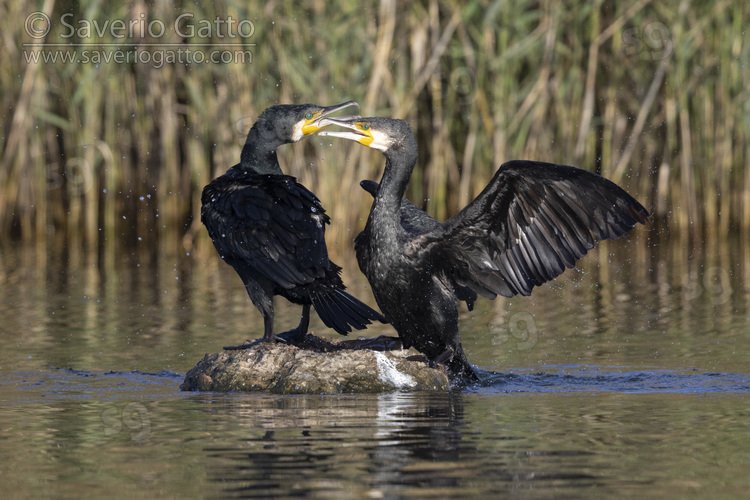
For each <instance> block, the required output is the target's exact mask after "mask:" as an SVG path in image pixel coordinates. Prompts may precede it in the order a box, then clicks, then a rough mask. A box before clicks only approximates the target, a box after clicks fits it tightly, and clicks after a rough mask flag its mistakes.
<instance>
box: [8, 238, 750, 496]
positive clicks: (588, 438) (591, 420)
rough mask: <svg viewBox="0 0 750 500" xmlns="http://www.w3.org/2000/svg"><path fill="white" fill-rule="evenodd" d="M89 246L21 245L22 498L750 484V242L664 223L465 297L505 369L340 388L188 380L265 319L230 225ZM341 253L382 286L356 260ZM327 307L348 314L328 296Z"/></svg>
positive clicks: (15, 394) (359, 284) (546, 491)
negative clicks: (657, 236) (427, 382)
mask: <svg viewBox="0 0 750 500" xmlns="http://www.w3.org/2000/svg"><path fill="white" fill-rule="evenodd" d="M639 238H641V239H639ZM340 243H341V245H340V247H341V248H342V249H344V250H345V249H346V245H347V243H346V242H340ZM208 244H209V245H210V242H209V243H208ZM330 244H331V243H330V242H329V245H330ZM66 247H67V248H69V245H63V244H54V243H53V244H51V245H50V247H49V248H43V249H39V248H31V249H29V248H17V247H9V248H4V249H3V250H2V255H0V260H1V262H0V313H1V314H2V316H1V317H2V320H3V321H2V322H1V323H0V405H1V406H0V428H1V429H2V432H1V433H0V450H2V452H3V454H4V456H6V457H12V458H11V459H9V460H8V459H6V465H5V466H4V467H3V469H2V470H0V485H2V486H3V487H4V489H5V491H9V492H13V495H12V497H14V498H35V497H48V496H54V497H57V498H80V497H81V496H89V497H100V498H103V497H107V498H134V497H141V498H158V497H169V498H178V497H179V498H188V497H214V498H215V497H222V498H232V497H249V498H269V497H290V496H307V497H314V498H414V497H417V498H445V497H449V496H455V497H471V496H477V497H480V496H481V497H487V495H494V496H495V497H498V496H500V495H502V496H510V495H513V496H519V497H524V498H551V497H554V498H581V497H584V496H586V497H596V498H609V497H611V498H622V497H635V496H638V497H658V496H670V497H688V498H689V497H694V498H705V497H711V498H737V497H740V496H741V495H744V494H745V493H746V491H747V490H748V488H750V477H748V475H747V471H748V470H750V469H748V466H750V402H749V401H748V396H750V374H749V373H750V372H749V371H748V370H747V368H746V367H747V366H750V347H748V345H749V343H748V336H749V333H750V328H749V327H748V321H747V319H748V310H749V309H748V304H749V302H750V300H749V299H750V294H749V293H748V291H749V290H750V286H749V285H750V277H748V276H746V271H745V269H744V266H742V265H740V264H738V263H742V262H747V258H748V256H747V253H748V248H747V247H745V246H743V244H742V243H741V242H735V243H734V244H731V245H726V246H725V247H721V248H719V249H712V251H708V250H707V249H703V248H700V247H699V248H697V249H696V250H689V249H688V250H686V247H685V246H684V245H679V244H673V243H669V244H667V243H662V244H659V245H656V244H655V243H654V242H653V241H652V240H650V239H649V237H648V233H646V234H642V235H641V236H640V237H636V238H634V239H632V240H631V241H627V240H625V239H623V240H622V241H617V242H614V243H610V244H609V245H606V246H602V247H600V248H599V249H598V251H596V252H593V253H592V254H590V255H589V256H587V258H586V259H585V260H584V261H583V262H582V266H581V267H580V268H579V269H578V270H575V271H568V272H567V273H566V274H565V275H564V276H562V277H561V278H559V279H558V280H556V281H555V282H553V283H550V284H548V285H546V286H544V287H542V288H540V289H538V290H536V291H535V292H534V294H533V295H532V297H528V298H513V299H498V300H496V301H494V302H490V301H484V300H482V301H480V302H479V303H478V304H477V307H476V309H475V310H474V311H473V312H472V313H468V312H466V311H464V312H463V313H462V315H463V316H462V338H463V342H464V346H465V350H466V351H467V355H468V357H469V359H470V361H471V362H472V363H474V364H475V365H476V366H477V367H478V368H479V369H480V370H481V371H482V373H483V374H484V381H483V382H482V383H480V384H476V385H473V386H469V387H464V388H456V389H455V390H453V391H450V392H447V393H433V392H425V393H422V392H393V393H388V394H381V395H359V394H346V395H319V396H273V395H266V394H216V393H205V394H204V393H183V392H180V391H179V384H180V383H181V382H182V377H183V376H184V373H185V372H186V371H187V370H188V369H189V368H191V367H192V366H194V365H195V363H196V362H197V361H198V360H199V359H200V358H201V357H202V356H203V354H204V353H205V352H214V351H216V350H218V349H220V347H221V346H222V345H226V344H231V343H238V342H240V341H243V340H245V339H247V338H255V337H258V336H260V335H261V334H262V320H261V317H260V315H259V314H258V313H257V312H256V311H255V310H254V308H252V306H251V304H250V303H249V301H248V299H247V297H246V295H245V293H244V291H243V289H242V287H241V285H240V282H239V279H238V278H237V277H236V275H234V274H233V272H232V271H231V269H229V268H228V266H226V265H224V264H223V263H221V262H220V261H219V260H218V258H216V256H215V255H214V254H213V252H212V251H211V250H212V249H211V248H210V247H201V246H200V244H199V246H198V247H196V248H190V249H187V248H184V247H182V246H181V244H180V243H179V242H172V243H170V242H163V244H162V247H161V249H160V251H159V252H154V251H153V250H149V249H144V248H138V247H137V246H136V247H134V248H127V247H123V248H113V249H110V250H108V251H107V252H102V253H99V254H96V253H95V254H93V255H92V254H91V253H88V252H83V251H80V250H78V251H77V250H76V249H75V248H73V249H69V250H66V251H64V252H60V251H58V250H57V249H58V248H66ZM342 252H343V250H342ZM337 261H338V262H339V263H341V264H342V265H344V268H345V270H346V271H345V280H346V282H347V283H348V284H349V285H350V289H351V290H352V291H353V293H354V294H355V295H357V296H358V297H360V298H362V299H363V300H366V301H368V302H369V303H371V304H372V303H373V302H372V297H371V295H370V292H369V290H368V289H367V285H366V283H365V282H364V281H363V280H362V279H361V278H360V277H359V275H358V273H357V272H356V265H355V264H354V262H353V260H347V259H346V257H345V255H343V256H338V257H337ZM277 308H278V311H279V312H278V316H279V323H280V326H279V328H280V329H284V328H291V327H293V326H295V325H296V324H297V322H298V320H299V308H297V307H294V306H286V305H285V304H284V303H283V300H280V301H278V302H277ZM311 326H312V329H313V330H314V331H316V332H318V333H320V334H323V335H329V334H328V333H327V332H325V330H324V328H323V327H322V325H321V324H320V323H319V321H318V320H317V318H313V322H312V325H311ZM390 333H392V332H391V330H390V329H389V327H388V326H386V325H377V326H375V327H373V328H372V329H370V330H368V331H367V335H372V336H375V335H379V334H390ZM334 335H335V334H334Z"/></svg>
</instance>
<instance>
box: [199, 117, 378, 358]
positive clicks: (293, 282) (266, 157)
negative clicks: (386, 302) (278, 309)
mask: <svg viewBox="0 0 750 500" xmlns="http://www.w3.org/2000/svg"><path fill="white" fill-rule="evenodd" d="M352 105H356V103H354V102H348V103H344V104H342V105H338V106H331V107H327V108H326V107H321V106H316V105H313V104H305V105H278V106H272V107H270V108H268V109H266V110H265V111H264V112H263V113H262V114H261V115H260V116H259V117H258V120H257V122H255V124H254V125H253V127H252V128H251V130H250V132H249V133H248V135H247V140H246V141H245V145H244V147H243V149H242V155H241V161H240V163H239V164H237V165H235V166H233V167H232V168H230V169H229V170H228V171H227V172H226V173H225V174H224V175H222V176H220V177H217V178H216V179H214V180H213V181H211V183H209V184H208V185H207V186H206V187H205V188H204V189H203V194H202V196H201V204H202V206H201V221H202V222H203V224H204V225H205V226H206V229H207V230H208V234H209V235H210V236H211V240H212V241H213V243H214V245H215V246H216V250H217V251H218V252H219V255H220V256H221V258H222V259H224V261H225V262H227V263H228V264H229V265H231V266H232V267H233V268H234V269H235V271H237V274H239V276H240V278H242V281H243V283H244V285H245V289H246V290H247V293H248V295H249V296H250V299H251V300H252V302H253V304H255V306H256V307H257V308H258V309H259V310H260V312H261V314H262V315H263V320H264V334H263V339H264V340H267V341H271V340H283V341H286V342H298V341H299V340H301V339H302V338H303V337H304V335H305V334H306V333H307V329H308V324H309V319H310V306H311V305H312V306H314V307H315V310H316V311H317V313H318V316H320V318H321V320H322V321H323V323H325V324H326V326H328V327H330V328H333V329H334V330H336V331H337V332H338V333H340V334H343V335H346V334H347V333H348V332H350V331H351V330H352V328H356V329H363V328H366V327H367V325H368V324H369V323H370V322H371V321H373V320H380V321H382V320H383V317H382V315H381V314H379V313H378V312H376V311H374V310H373V309H371V308H370V307H368V306H367V305H365V304H363V303H362V302H360V301H359V300H357V299H356V298H354V297H352V296H351V295H349V294H348V293H347V292H345V291H344V289H345V288H346V287H345V286H344V283H343V282H342V280H341V277H340V273H341V268H340V267H339V266H337V265H336V264H334V263H333V262H331V261H330V260H329V259H328V250H327V248H326V243H325V226H326V225H327V224H330V218H329V217H328V215H327V214H326V213H325V210H323V207H322V206H321V205H320V201H319V200H318V198H317V197H316V196H315V195H314V194H313V193H312V192H310V191H309V190H308V189H307V188H306V187H304V186H303V185H301V184H299V183H298V182H297V181H296V179H295V178H294V177H291V176H288V175H284V174H283V172H282V171H281V167H280V166H279V163H278V159H277V156H276V149H277V148H278V147H279V146H281V145H283V144H287V143H291V142H296V141H298V140H300V139H302V138H303V137H305V136H307V135H310V134H311V133H314V132H316V131H318V130H320V120H321V119H322V118H324V117H326V116H328V115H329V114H330V113H333V112H335V111H338V110H341V109H344V108H346V107H349V106H352ZM274 295H281V296H282V297H284V298H286V299H287V300H289V301H291V302H293V303H296V304H301V305H302V318H301V320H300V323H299V325H298V326H297V327H296V328H294V329H292V330H290V331H289V332H285V333H283V334H279V335H274V333H273V320H274V309H273V296H274ZM238 347H244V346H238Z"/></svg>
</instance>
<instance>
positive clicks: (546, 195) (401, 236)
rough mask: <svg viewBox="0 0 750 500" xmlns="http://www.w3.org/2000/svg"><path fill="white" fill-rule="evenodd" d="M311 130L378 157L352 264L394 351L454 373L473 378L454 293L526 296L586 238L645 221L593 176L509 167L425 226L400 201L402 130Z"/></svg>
mask: <svg viewBox="0 0 750 500" xmlns="http://www.w3.org/2000/svg"><path fill="white" fill-rule="evenodd" d="M321 124H322V125H331V124H336V125H340V126H342V127H345V128H347V129H349V130H348V131H341V132H333V131H324V132H321V135H326V136H329V137H341V138H344V139H349V140H353V141H356V142H358V143H360V144H363V145H365V146H368V147H370V148H374V149H377V150H379V151H381V152H382V153H383V155H384V156H385V159H386V162H385V171H384V172H383V177H382V179H381V181H380V187H379V188H377V192H376V194H375V200H374V201H373V204H372V208H371V210H370V215H369V217H368V219H367V224H366V226H365V229H364V231H362V232H361V233H360V234H359V235H358V236H357V238H356V239H355V250H356V254H357V261H358V263H359V267H360V269H361V270H362V272H363V273H364V274H365V276H366V277H367V279H368V280H369V282H370V285H371V286H372V291H373V293H374V295H375V299H376V300H377V303H378V306H380V310H381V311H382V312H383V314H384V315H385V317H386V319H388V320H389V321H390V322H391V324H392V325H393V327H394V328H395V329H396V331H397V332H398V334H399V337H401V340H402V341H403V344H404V346H405V347H409V346H414V347H415V348H416V349H417V350H418V351H420V352H421V353H423V354H425V355H426V356H427V358H428V359H430V360H431V361H436V362H445V363H446V364H447V366H448V369H449V371H450V372H451V374H452V375H454V376H462V377H467V378H473V379H476V378H477V376H476V374H475V373H474V370H473V369H472V367H471V365H470V364H469V362H468V361H467V359H466V356H465V354H464V352H463V348H462V347H461V340H460V337H459V332H458V309H457V300H456V299H457V298H461V297H460V293H461V290H466V289H469V290H471V291H473V292H475V293H477V294H479V295H482V296H483V297H486V298H488V299H494V298H495V297H496V296H497V295H504V296H506V297H510V296H513V295H516V294H522V295H529V294H530V293H531V290H532V288H533V287H534V286H539V285H541V284H542V283H544V282H546V281H549V280H551V279H553V278H555V277H556V276H558V275H560V274H561V273H562V272H563V271H564V270H565V268H566V267H567V268H572V267H573V266H574V265H575V262H576V260H577V259H579V258H581V257H582V256H583V255H585V254H586V252H587V251H588V250H590V249H591V248H593V247H594V243H595V241H596V240H603V239H614V238H617V237H619V236H622V235H623V234H625V233H626V232H628V231H629V230H630V229H632V228H633V227H634V226H635V224H636V223H638V222H640V223H645V222H646V219H647V217H648V212H647V211H646V209H645V208H643V207H642V206H641V204H640V203H638V202H637V201H636V200H635V199H633V198H632V197H631V196H630V195H629V194H627V193H626V192H625V191H624V190H623V189H621V188H620V187H618V186H617V185H616V184H614V183H612V182H610V181H609V180H607V179H605V178H603V177H600V176H598V175H596V174H594V173H591V172H588V171H586V170H582V169H579V168H575V167H569V166H564V165H554V164H550V163H542V162H536V161H509V162H507V163H505V164H503V165H502V166H501V167H500V168H499V169H498V171H497V172H496V173H495V175H494V177H493V178H492V180H491V181H490V182H489V184H488V185H487V187H485V188H484V190H483V191H482V192H481V193H480V194H479V195H478V196H477V197H476V198H475V199H474V200H473V201H472V202H471V203H469V204H468V205H467V206H466V207H465V208H464V209H462V210H461V211H460V212H458V213H457V214H456V215H454V216H453V217H451V218H450V219H448V220H446V221H445V222H443V223H442V224H437V225H435V224H432V223H431V222H429V220H428V219H426V217H427V216H426V214H425V215H424V216H422V215H415V214H418V212H421V210H419V209H417V208H416V207H413V208H409V204H406V203H404V202H403V200H402V197H403V195H404V193H405V191H406V188H407V185H408V184H409V179H410V177H411V173H412V170H413V169H414V165H415V164H416V162H417V143H416V140H415V138H414V134H413V132H412V130H411V127H410V126H409V124H408V123H406V122H405V121H403V120H395V119H390V118H357V117H353V118H349V119H333V118H328V119H325V120H323V121H322V122H321ZM369 186H370V188H374V186H372V185H369ZM364 187H365V188H366V189H368V185H365V186H364ZM368 190H369V189H368ZM404 207H407V208H406V209H404ZM415 210H416V211H415ZM405 219H406V221H405ZM414 221H416V223H415V222H414ZM429 226H433V227H431V228H430V227H429Z"/></svg>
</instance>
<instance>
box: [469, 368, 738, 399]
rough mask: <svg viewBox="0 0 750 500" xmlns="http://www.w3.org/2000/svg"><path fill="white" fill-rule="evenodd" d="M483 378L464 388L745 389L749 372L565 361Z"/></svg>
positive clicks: (489, 390)
mask: <svg viewBox="0 0 750 500" xmlns="http://www.w3.org/2000/svg"><path fill="white" fill-rule="evenodd" d="M478 374H479V376H480V378H481V381H479V382H476V383H471V384H467V385H465V386H464V389H465V390H466V391H469V392H480V393H489V394H492V393H498V392H503V393H571V392H622V393H633V394H635V393H639V394H648V393H675V394H701V393H746V392H750V374H747V373H720V372H704V371H699V370H682V371H680V370H658V369H655V370H632V371H631V370H628V369H627V368H624V367H623V368H611V367H599V366H582V365H565V366H559V365H558V366H548V367H544V368H542V369H528V370H524V369H519V370H513V371H512V372H504V373H498V372H491V371H483V370H478Z"/></svg>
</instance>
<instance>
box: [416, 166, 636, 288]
mask: <svg viewBox="0 0 750 500" xmlns="http://www.w3.org/2000/svg"><path fill="white" fill-rule="evenodd" d="M647 217H648V212H647V211H646V209H645V208H643V206H641V204H640V203H638V202H637V201H636V200H635V199H634V198H633V197H631V196H630V195H629V194H628V193H626V192H625V191H624V190H623V189H622V188H620V187H619V186H617V185H616V184H614V183H613V182H611V181H609V180H607V179H605V178H603V177H601V176H599V175H596V174H594V173H592V172H588V171H586V170H582V169H579V168H575V167H569V166H564V165H554V164H550V163H542V162H534V161H511V162H507V163H505V164H503V165H502V166H501V167H500V168H499V169H498V171H497V172H496V173H495V176H494V177H493V178H492V180H491V181H490V183H489V184H488V185H487V187H486V188H485V189H484V190H483V191H482V192H481V193H480V194H479V195H478V196H477V197H476V198H475V199H474V200H473V201H472V202H471V203H470V204H469V205H467V206H466V207H465V208H464V209H463V210H461V211H460V212H459V213H457V214H456V215H455V216H453V217H451V218H450V219H448V220H447V221H445V222H444V223H443V224H442V225H441V226H440V228H438V229H436V230H434V231H432V232H430V233H428V234H425V235H423V236H421V237H419V238H417V239H415V240H414V241H413V243H412V244H413V245H414V246H413V247H412V251H423V252H427V253H429V255H430V261H431V262H433V263H434V265H435V266H436V267H439V268H441V269H442V270H443V271H444V272H445V274H446V275H447V276H450V277H451V279H453V280H454V281H455V282H456V284H458V285H465V286H468V287H470V288H472V289H473V290H475V291H476V292H477V293H479V294H481V295H483V296H485V297H487V298H494V297H495V296H497V295H504V296H506V297H511V296H513V295H516V294H522V295H529V294H530V293H531V290H532V288H533V287H534V286H539V285H541V284H543V283H545V282H547V281H549V280H551V279H553V278H555V277H556V276H559V275H560V274H561V273H562V272H563V271H564V270H565V268H572V267H573V266H574V265H575V262H576V260H578V259H580V258H581V257H583V256H584V255H585V254H586V252H588V251H589V250H591V249H592V248H593V247H594V243H595V242H596V241H598V240H603V239H615V238H618V237H620V236H622V235H623V234H625V233H627V232H628V231H629V230H630V229H632V228H633V227H634V226H635V224H636V223H639V222H640V223H642V224H644V223H645V222H646V219H647ZM441 241H442V243H440V242H441ZM438 243H440V244H438Z"/></svg>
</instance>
